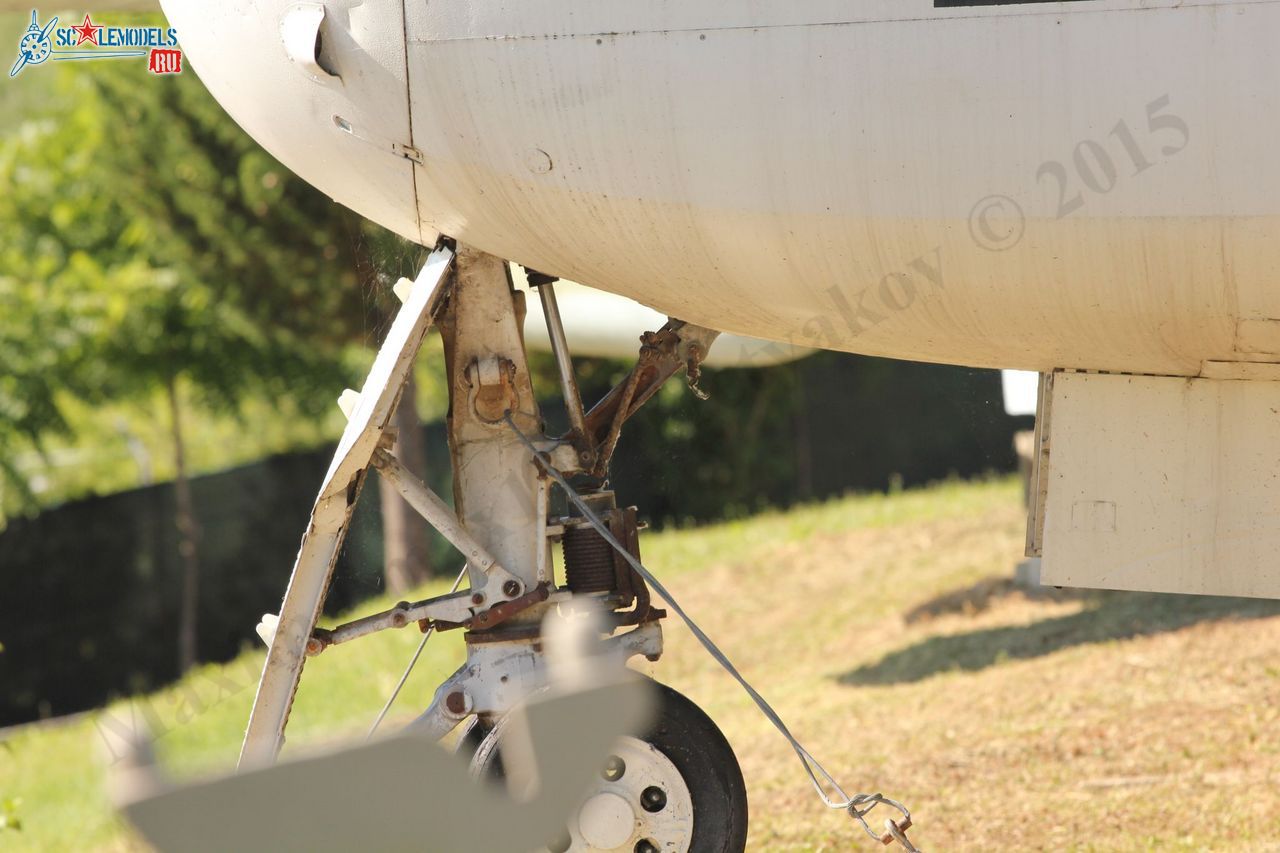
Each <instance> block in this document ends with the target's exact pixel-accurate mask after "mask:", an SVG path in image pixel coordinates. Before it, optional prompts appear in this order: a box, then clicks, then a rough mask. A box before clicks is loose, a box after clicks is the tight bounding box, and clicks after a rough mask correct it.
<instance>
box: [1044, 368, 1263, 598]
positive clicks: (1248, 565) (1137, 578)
mask: <svg viewBox="0 0 1280 853" xmlns="http://www.w3.org/2000/svg"><path fill="white" fill-rule="evenodd" d="M1052 394H1053V399H1052V414H1051V425H1052V446H1051V448H1050V450H1049V458H1048V469H1047V481H1048V492H1047V495H1046V497H1045V519H1044V534H1043V536H1044V539H1043V544H1044V562H1043V572H1042V582H1043V583H1046V584H1054V585H1059V586H1081V587H1100V588H1105V589H1130V590H1150V591H1154V592H1184V593H1213V594H1216V595H1244V596H1262V597H1267V598H1280V563H1277V560H1276V555H1277V554H1280V382H1246V381H1231V380H1215V379H1192V380H1188V379H1177V378H1167V377H1154V376H1116V375H1099V374H1073V373H1060V374H1057V375H1056V376H1055V377H1054V382H1053V392H1052ZM1043 474H1044V472H1043V471H1042V476H1043Z"/></svg>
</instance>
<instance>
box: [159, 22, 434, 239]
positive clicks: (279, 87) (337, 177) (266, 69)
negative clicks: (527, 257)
mask: <svg viewBox="0 0 1280 853" xmlns="http://www.w3.org/2000/svg"><path fill="white" fill-rule="evenodd" d="M161 6H162V7H163V9H164V12H165V14H166V15H167V16H168V18H169V22H170V24H171V25H172V26H173V27H174V28H176V30H177V35H178V41H179V44H180V46H181V48H182V50H184V51H185V52H186V53H187V57H188V61H189V63H190V66H191V67H192V68H193V69H194V70H195V72H196V74H198V75H199V77H200V79H201V81H203V83H204V84H205V86H206V87H207V88H208V89H209V91H210V93H211V94H212V95H213V96H214V98H216V99H217V101H218V103H220V104H221V105H222V107H223V109H225V110H226V111H227V112H228V113H229V114H230V115H231V117H232V118H233V119H235V120H236V122H237V123H238V124H239V125H240V126H241V127H242V128H244V129H245V131H246V132H248V133H249V135H250V136H252V137H253V138H254V139H255V140H256V141H257V142H258V143H259V144H260V145H262V147H263V148H265V149H266V150H267V151H269V152H270V153H271V154H272V156H274V157H275V158H276V159H278V160H279V161H280V162H281V163H283V164H284V165H285V166H287V167H289V168H290V169H291V170H293V171H294V172H296V173H297V174H298V176H299V177H301V178H302V179H303V180H305V181H307V182H308V183H310V184H312V185H313V186H315V187H317V188H318V189H320V190H321V191H322V192H324V193H326V194H327V195H329V196H330V197H332V198H333V199H335V200H336V201H338V202H340V203H341V204H343V205H346V206H347V207H349V208H351V209H352V210H354V211H356V212H357V213H359V214H361V215H363V216H365V217H367V218H369V219H372V220H373V221H375V222H378V223H379V224H381V225H383V226H385V227H387V228H389V229H391V230H392V231H395V232H396V233H397V234H400V235H401V236H403V237H406V238H408V239H410V240H413V241H414V242H418V243H424V244H428V245H429V244H431V243H434V242H435V240H436V234H435V232H434V231H429V233H424V231H423V230H422V228H421V225H420V220H419V216H418V203H417V198H416V194H415V190H414V175H413V168H414V157H415V156H416V152H415V151H414V148H413V146H412V140H411V138H410V121H409V97H408V73H407V70H406V64H405V36H404V33H405V27H404V9H403V5H402V3H401V0H367V2H353V0H347V2H328V3H325V4H323V5H322V4H319V3H297V2H291V1H290V0H251V2H228V3H207V2H204V0H161Z"/></svg>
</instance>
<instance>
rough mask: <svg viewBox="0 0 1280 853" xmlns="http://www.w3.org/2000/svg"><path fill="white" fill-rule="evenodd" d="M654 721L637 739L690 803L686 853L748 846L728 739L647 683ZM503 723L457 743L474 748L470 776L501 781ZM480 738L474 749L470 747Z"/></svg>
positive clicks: (681, 701)
mask: <svg viewBox="0 0 1280 853" xmlns="http://www.w3.org/2000/svg"><path fill="white" fill-rule="evenodd" d="M652 684H653V689H654V692H655V694H656V695H657V699H658V715H657V720H656V721H655V722H654V724H653V726H652V727H651V728H650V729H649V731H648V732H646V733H645V734H643V735H642V736H641V738H640V739H641V740H644V741H647V742H649V743H650V744H652V745H653V746H654V747H655V748H656V749H657V750H658V751H659V752H661V753H662V754H663V755H665V756H666V757H667V759H668V760H669V761H670V762H671V763H672V764H673V765H675V767H676V770H678V771H679V773H680V776H681V777H682V778H683V779H684V783H685V784H686V785H687V786H688V788H689V795H690V798H691V799H692V801H693V839H692V841H691V843H690V845H689V853H742V851H744V850H745V849H746V846H747V787H746V784H745V783H744V782H743V780H742V768H741V767H739V766H738V758H737V756H735V755H734V754H733V748H732V747H730V746H729V741H728V740H726V739H725V736H724V734H723V733H722V732H721V731H720V729H719V728H718V727H717V726H716V724H715V723H714V722H713V721H712V719H711V718H710V717H708V716H707V715H706V713H705V712H703V710H702V709H701V708H699V707H698V706H697V705H695V704H694V703H693V702H692V701H690V700H689V699H688V698H686V697H685V696H684V695H683V694H681V693H679V692H677V691H675V690H673V689H671V688H670V687H667V686H666V685H665V684H660V683H658V682H656V681H655V682H652ZM503 728H504V726H503V723H502V721H499V722H498V724H497V725H496V726H494V727H493V728H492V729H490V730H488V731H486V730H485V729H486V727H484V726H483V725H481V724H480V723H479V721H478V720H477V721H476V722H475V723H474V724H473V725H472V726H471V727H469V728H468V729H467V731H466V732H464V733H463V735H462V737H461V738H460V739H459V745H458V748H457V752H458V753H459V754H460V755H465V754H466V752H464V749H465V750H467V751H470V750H472V749H474V752H473V755H472V759H471V772H472V774H473V775H474V776H476V777H477V778H480V779H490V780H494V779H501V778H502V775H503V774H502V754H501V742H502V732H503ZM477 739H479V741H480V742H479V746H475V747H473V746H472V744H473V743H475V742H476V740H477Z"/></svg>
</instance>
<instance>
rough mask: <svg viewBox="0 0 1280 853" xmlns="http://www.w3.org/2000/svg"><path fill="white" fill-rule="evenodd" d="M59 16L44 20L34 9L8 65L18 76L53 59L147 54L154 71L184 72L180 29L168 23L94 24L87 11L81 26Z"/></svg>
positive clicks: (148, 64)
mask: <svg viewBox="0 0 1280 853" xmlns="http://www.w3.org/2000/svg"><path fill="white" fill-rule="evenodd" d="M57 23H58V19H57V17H53V18H50V19H49V21H48V22H46V23H45V24H43V25H42V24H41V23H40V19H39V16H38V15H37V14H36V11H35V10H34V9H32V10H31V26H29V27H27V31H26V32H25V33H23V35H22V38H21V39H20V40H19V41H18V59H17V61H16V62H14V63H13V68H11V69H9V76H10V77H17V76H18V75H19V74H20V73H22V70H23V69H24V68H26V67H27V66H28V65H40V64H42V63H44V62H46V61H48V60H50V59H52V60H54V61H58V60H67V59H130V58H137V57H143V56H145V57H147V70H148V71H150V72H151V73H152V74H181V73H182V51H180V50H178V33H177V30H175V29H173V28H172V27H169V28H168V29H166V28H164V27H111V26H107V25H105V24H95V23H94V22H93V20H92V19H90V17H89V16H88V15H87V14H86V15H85V16H84V21H83V23H81V24H80V25H79V26H73V27H58V26H57Z"/></svg>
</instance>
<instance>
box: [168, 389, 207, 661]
mask: <svg viewBox="0 0 1280 853" xmlns="http://www.w3.org/2000/svg"><path fill="white" fill-rule="evenodd" d="M165 391H166V392H168V396H169V424H170V428H171V429H172V430H173V467H174V479H173V493H174V505H175V520H176V522H177V527H178V555H179V556H180V557H181V558H182V600H181V604H180V606H179V610H178V669H179V672H186V671H187V670H188V669H190V668H191V667H192V666H194V665H195V664H196V639H197V637H198V626H197V622H196V615H197V605H198V604H199V601H200V587H199V582H200V556H199V553H198V552H197V550H196V543H197V542H198V541H199V539H200V526H199V524H198V523H197V522H196V512H195V507H194V505H193V504H192V502H191V483H190V481H189V480H188V479H187V460H186V454H185V448H184V446H183V442H182V410H181V404H180V402H179V400H178V382H177V378H176V377H170V378H169V381H168V382H167V383H166V384H165Z"/></svg>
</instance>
